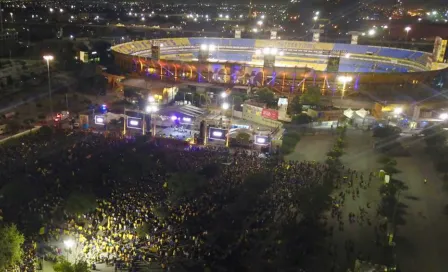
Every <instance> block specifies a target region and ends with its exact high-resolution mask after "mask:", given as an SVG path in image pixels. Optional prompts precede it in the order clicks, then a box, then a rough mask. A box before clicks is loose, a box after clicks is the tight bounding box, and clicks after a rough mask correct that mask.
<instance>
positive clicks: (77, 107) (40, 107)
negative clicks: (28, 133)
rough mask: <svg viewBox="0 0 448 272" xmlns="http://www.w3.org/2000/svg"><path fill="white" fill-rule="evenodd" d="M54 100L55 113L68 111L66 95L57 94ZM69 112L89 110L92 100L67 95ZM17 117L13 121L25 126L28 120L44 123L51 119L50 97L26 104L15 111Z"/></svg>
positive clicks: (81, 96)
mask: <svg viewBox="0 0 448 272" xmlns="http://www.w3.org/2000/svg"><path fill="white" fill-rule="evenodd" d="M52 98H53V99H52V100H53V103H52V106H53V112H54V113H56V112H60V111H63V110H67V103H66V98H65V95H63V94H55V95H53V97H52ZM67 98H68V110H69V111H70V112H75V113H76V112H80V111H84V110H86V109H87V107H88V105H89V104H90V102H91V100H90V99H89V98H86V97H85V96H83V95H79V94H77V93H71V94H68V95H67ZM14 112H16V116H15V117H14V118H13V120H15V121H17V122H19V123H20V124H23V123H24V122H25V121H26V120H33V121H34V122H39V121H44V120H45V119H46V118H47V117H49V113H50V99H49V98H48V97H45V98H41V99H38V100H35V101H33V102H28V103H25V104H23V105H21V106H19V107H17V108H15V109H14Z"/></svg>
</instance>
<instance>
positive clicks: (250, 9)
mask: <svg viewBox="0 0 448 272" xmlns="http://www.w3.org/2000/svg"><path fill="white" fill-rule="evenodd" d="M251 17H252V0H249V13H248V14H247V18H251Z"/></svg>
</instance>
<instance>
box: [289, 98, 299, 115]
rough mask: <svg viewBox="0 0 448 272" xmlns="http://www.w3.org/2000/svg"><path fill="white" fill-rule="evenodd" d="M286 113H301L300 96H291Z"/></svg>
mask: <svg viewBox="0 0 448 272" xmlns="http://www.w3.org/2000/svg"><path fill="white" fill-rule="evenodd" d="M288 113H289V114H290V115H294V114H300V113H302V104H301V101H300V96H298V95H296V96H294V97H293V98H292V100H291V101H290V102H289V105H288Z"/></svg>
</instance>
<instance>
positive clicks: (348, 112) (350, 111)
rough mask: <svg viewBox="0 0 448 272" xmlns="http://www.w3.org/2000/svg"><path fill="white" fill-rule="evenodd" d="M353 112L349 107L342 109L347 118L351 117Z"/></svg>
mask: <svg viewBox="0 0 448 272" xmlns="http://www.w3.org/2000/svg"><path fill="white" fill-rule="evenodd" d="M353 114H354V111H353V110H352V109H350V108H348V109H346V110H345V111H344V116H346V117H347V118H352V117H353Z"/></svg>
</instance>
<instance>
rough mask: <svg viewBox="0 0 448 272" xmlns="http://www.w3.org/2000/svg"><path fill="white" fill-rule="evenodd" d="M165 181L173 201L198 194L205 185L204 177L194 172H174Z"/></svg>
mask: <svg viewBox="0 0 448 272" xmlns="http://www.w3.org/2000/svg"><path fill="white" fill-rule="evenodd" d="M167 183H168V189H169V190H170V191H171V195H170V198H171V201H173V202H178V201H180V200H181V199H183V198H188V197H193V196H195V195H198V194H199V193H200V192H201V191H202V190H203V189H204V188H205V186H206V185H207V182H206V180H205V178H204V177H203V176H201V175H199V174H198V173H195V172H186V173H175V174H173V175H172V176H171V177H170V178H169V179H168V182H167Z"/></svg>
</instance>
